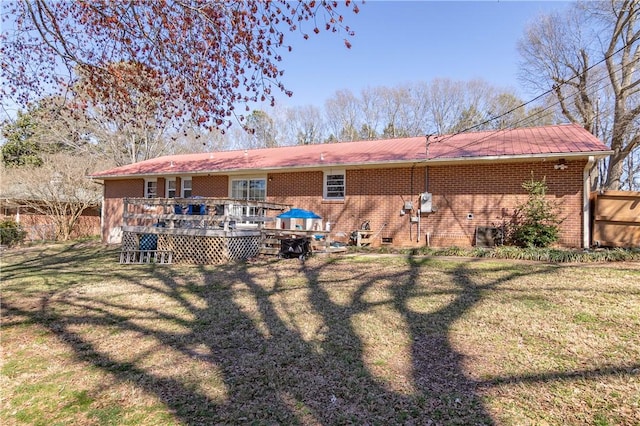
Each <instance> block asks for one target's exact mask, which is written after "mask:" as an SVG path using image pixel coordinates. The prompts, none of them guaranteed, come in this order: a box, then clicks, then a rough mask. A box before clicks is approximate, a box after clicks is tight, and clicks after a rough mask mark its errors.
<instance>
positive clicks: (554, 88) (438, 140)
mask: <svg viewBox="0 0 640 426" xmlns="http://www.w3.org/2000/svg"><path fill="white" fill-rule="evenodd" d="M626 47H628V43H625V44H624V45H623V46H622V47H620V48H619V49H618V50H616V51H615V52H613V53H611V54H610V55H607V56H605V57H603V58H602V59H601V60H600V61H598V62H596V63H595V64H593V65H591V66H589V67H587V68H586V69H585V70H584V71H582V72H580V73H578V74H576V75H575V76H573V77H571V78H570V79H568V80H566V81H563V82H562V83H560V84H558V85H554V87H552V88H551V89H549V90H547V91H545V92H543V93H541V94H540V95H538V96H536V97H534V98H533V99H530V100H528V101H527V102H524V103H522V104H520V105H518V106H517V107H515V108H512V109H510V110H509V111H507V112H504V113H502V114H500V115H497V116H494V117H491V118H489V119H487V120H485V121H483V122H482V123H478V124H475V125H473V126H470V127H467V128H465V129H463V130H460V131H458V132H456V133H453V134H450V135H447V136H445V137H443V138H442V139H436V140H434V142H444V141H446V140H449V139H451V138H453V137H454V136H457V135H460V134H462V133H465V132H468V131H470V130H473V129H476V128H478V127H481V126H484V125H486V124H489V123H491V122H492V121H495V120H498V119H500V118H502V117H505V116H507V115H509V114H511V113H513V112H514V111H516V110H518V109H520V108H523V107H526V106H527V105H529V104H531V103H533V102H535V101H537V100H538V99H540V98H542V97H545V96H547V95H549V94H550V93H552V92H553V91H554V90H556V89H557V87H559V86H563V85H566V84H568V83H569V82H570V81H572V80H574V79H576V78H578V77H580V76H582V75H584V74H586V73H587V72H589V71H591V70H592V69H593V68H595V67H596V66H598V65H600V64H602V63H603V62H605V61H606V60H607V59H609V58H611V57H613V56H615V55H616V54H618V53H620V52H621V51H622V50H624V49H625V48H626ZM636 61H637V60H634V62H636ZM632 63H633V62H632ZM604 78H606V76H605V77H604ZM604 78H603V79H604ZM601 80H602V79H601ZM601 80H599V81H601ZM572 96H574V95H572ZM559 103H560V102H558V103H556V104H554V106H555V105H558V104H559ZM502 130H504V129H498V130H496V131H495V132H494V134H495V133H497V132H499V131H502ZM490 136H491V135H487V136H484V137H482V138H480V139H479V140H478V141H480V140H484V139H485V138H488V137H490ZM478 141H474V143H475V142H478Z"/></svg>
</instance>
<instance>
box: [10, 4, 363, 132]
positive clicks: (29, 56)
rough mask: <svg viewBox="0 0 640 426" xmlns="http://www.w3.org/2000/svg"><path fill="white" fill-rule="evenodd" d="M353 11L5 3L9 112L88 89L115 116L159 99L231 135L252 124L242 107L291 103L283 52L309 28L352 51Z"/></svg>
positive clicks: (171, 110)
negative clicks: (282, 97) (278, 96)
mask: <svg viewBox="0 0 640 426" xmlns="http://www.w3.org/2000/svg"><path fill="white" fill-rule="evenodd" d="M345 12H353V13H358V6H357V5H356V4H354V3H352V2H351V1H349V0H346V1H344V2H340V3H339V2H337V1H297V2H292V1H288V0H272V1H261V0H243V1H236V0H218V1H216V0H89V1H73V0H15V1H12V2H9V3H4V4H3V14H2V19H3V29H2V36H1V42H2V44H1V50H0V54H1V59H0V60H1V64H2V69H1V71H0V72H1V76H2V78H3V80H4V82H3V88H2V97H3V98H4V100H3V103H4V102H6V99H11V100H12V101H13V102H15V103H17V104H18V105H21V106H27V105H29V104H30V103H33V102H34V101H37V100H38V99H40V98H42V97H45V96H54V95H55V96H61V95H62V98H63V99H72V98H73V97H74V96H73V95H74V92H75V91H76V90H77V88H78V81H80V80H82V81H83V88H82V90H83V92H84V93H85V94H88V95H89V96H90V97H91V98H92V102H100V103H104V102H109V103H111V104H112V105H113V106H112V107H110V110H111V111H113V114H117V111H118V109H119V108H127V105H129V104H130V103H131V102H136V99H141V98H144V99H157V100H158V101H159V102H160V103H159V105H160V109H161V110H162V111H163V113H164V114H167V115H168V116H169V117H167V118H172V119H178V120H182V121H191V122H194V123H198V124H199V125H200V126H203V127H209V128H214V127H217V128H224V127H228V126H230V125H231V123H232V122H233V121H235V120H240V121H242V120H244V116H243V115H242V113H236V112H235V108H236V107H237V106H238V105H242V104H248V103H250V102H258V101H261V102H263V101H268V102H270V103H271V104H272V105H273V104H274V89H275V90H279V91H282V92H284V93H286V94H287V95H289V96H291V92H290V91H288V90H287V89H286V88H285V85H284V83H283V82H282V76H283V70H282V69H281V67H280V61H281V60H282V56H281V55H282V53H283V52H285V51H291V50H292V48H291V46H290V45H289V44H288V43H287V41H286V40H285V34H288V33H289V32H293V33H295V32H298V33H300V34H301V35H302V36H303V37H304V38H305V39H306V38H308V37H309V34H308V33H307V32H306V29H307V27H309V28H308V29H309V32H313V33H316V34H317V33H319V32H321V30H322V31H328V32H333V33H338V34H342V35H344V37H345V39H344V43H345V45H346V46H347V47H350V45H351V44H350V42H349V40H348V39H349V38H350V37H352V36H353V31H352V30H351V29H350V28H349V26H348V25H346V24H345V23H344V13H345ZM87 84H88V85H89V86H88V87H87ZM132 93H134V94H137V95H136V96H131V94H132ZM140 94H144V96H142V97H141V96H140ZM75 106H76V107H77V106H79V105H78V103H77V102H76V103H75ZM249 110H250V107H249V106H248V105H247V108H246V111H249Z"/></svg>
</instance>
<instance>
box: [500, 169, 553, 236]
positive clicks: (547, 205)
mask: <svg viewBox="0 0 640 426" xmlns="http://www.w3.org/2000/svg"><path fill="white" fill-rule="evenodd" d="M522 187H523V188H524V189H526V190H527V193H528V194H529V198H528V199H527V201H526V202H525V203H524V204H521V205H519V206H518V207H517V209H516V214H515V217H514V220H513V223H512V225H511V240H512V241H513V243H514V244H516V245H518V246H520V247H527V248H534V247H549V246H550V245H551V244H553V243H555V242H556V241H558V238H559V233H560V230H559V227H558V225H560V223H562V221H561V220H559V219H558V214H557V212H556V205H555V204H554V203H553V202H552V201H550V200H548V199H547V198H546V193H547V184H546V182H545V180H544V179H543V180H542V181H536V180H534V179H533V178H531V180H530V181H527V182H524V183H523V184H522Z"/></svg>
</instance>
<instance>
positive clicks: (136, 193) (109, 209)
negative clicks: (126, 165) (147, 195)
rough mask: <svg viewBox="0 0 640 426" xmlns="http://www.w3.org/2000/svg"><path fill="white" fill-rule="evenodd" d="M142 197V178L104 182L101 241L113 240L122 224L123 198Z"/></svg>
mask: <svg viewBox="0 0 640 426" xmlns="http://www.w3.org/2000/svg"><path fill="white" fill-rule="evenodd" d="M128 197H144V179H123V180H107V181H105V183H104V204H103V205H102V209H103V221H104V222H103V224H102V241H105V242H108V243H109V242H113V241H114V235H113V233H114V231H115V230H117V229H119V227H120V226H122V213H123V208H124V203H123V202H122V199H123V198H128Z"/></svg>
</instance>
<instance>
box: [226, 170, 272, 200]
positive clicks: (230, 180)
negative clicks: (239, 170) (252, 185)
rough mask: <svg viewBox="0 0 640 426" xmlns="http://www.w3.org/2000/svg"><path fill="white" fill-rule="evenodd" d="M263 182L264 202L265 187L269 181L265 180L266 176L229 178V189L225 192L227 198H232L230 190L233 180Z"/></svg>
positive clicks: (265, 196)
mask: <svg viewBox="0 0 640 426" xmlns="http://www.w3.org/2000/svg"><path fill="white" fill-rule="evenodd" d="M258 179H260V180H263V181H264V198H265V200H266V199H267V193H268V190H267V186H268V185H269V179H267V176H265V175H257V176H255V175H250V176H232V177H230V178H229V189H228V191H227V194H229V198H231V196H232V192H233V191H232V188H233V181H234V180H258Z"/></svg>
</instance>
